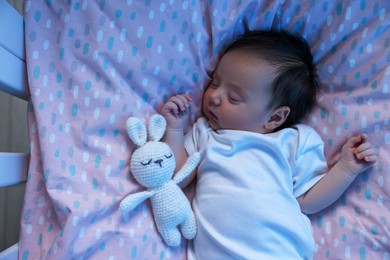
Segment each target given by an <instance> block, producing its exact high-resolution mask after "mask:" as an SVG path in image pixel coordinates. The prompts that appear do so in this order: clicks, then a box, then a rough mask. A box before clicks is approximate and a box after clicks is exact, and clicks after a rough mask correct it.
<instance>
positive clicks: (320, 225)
mask: <svg viewBox="0 0 390 260" xmlns="http://www.w3.org/2000/svg"><path fill="white" fill-rule="evenodd" d="M317 226H318V227H319V228H322V216H321V215H320V216H318V217H317Z"/></svg>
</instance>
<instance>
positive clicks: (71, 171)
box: [69, 164, 76, 176]
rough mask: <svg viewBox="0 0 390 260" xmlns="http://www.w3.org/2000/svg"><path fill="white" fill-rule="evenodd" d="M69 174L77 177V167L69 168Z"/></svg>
mask: <svg viewBox="0 0 390 260" xmlns="http://www.w3.org/2000/svg"><path fill="white" fill-rule="evenodd" d="M69 174H70V175H71V176H75V175H76V166H74V164H72V165H71V166H69Z"/></svg>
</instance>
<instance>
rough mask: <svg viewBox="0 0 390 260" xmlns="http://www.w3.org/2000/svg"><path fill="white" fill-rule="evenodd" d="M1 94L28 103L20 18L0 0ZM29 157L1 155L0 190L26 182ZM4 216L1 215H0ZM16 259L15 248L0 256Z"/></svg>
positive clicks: (20, 154)
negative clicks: (6, 94) (4, 93)
mask: <svg viewBox="0 0 390 260" xmlns="http://www.w3.org/2000/svg"><path fill="white" fill-rule="evenodd" d="M0 91H4V92H6V93H9V94H11V95H13V96H16V97H19V98H22V99H24V100H28V98H29V95H30V93H29V89H28V83H27V70H26V64H25V50H24V21H23V17H22V16H21V15H20V14H19V13H18V12H17V11H16V10H15V9H14V8H13V7H12V6H11V5H10V4H9V3H8V2H7V1H6V0H0ZM28 163H29V154H26V153H7V152H3V153H0V187H1V186H10V185H14V184H18V183H22V182H24V181H26V176H27V171H28ZM2 213H4V212H2ZM17 257H18V244H15V245H13V246H11V247H9V248H8V249H6V250H5V251H3V252H0V260H14V259H17Z"/></svg>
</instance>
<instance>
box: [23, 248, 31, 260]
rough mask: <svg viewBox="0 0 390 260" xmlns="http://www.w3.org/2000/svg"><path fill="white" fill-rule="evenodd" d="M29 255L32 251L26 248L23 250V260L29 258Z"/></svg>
mask: <svg viewBox="0 0 390 260" xmlns="http://www.w3.org/2000/svg"><path fill="white" fill-rule="evenodd" d="M29 255H30V251H28V250H25V251H24V252H23V256H22V260H27V259H28V256H29Z"/></svg>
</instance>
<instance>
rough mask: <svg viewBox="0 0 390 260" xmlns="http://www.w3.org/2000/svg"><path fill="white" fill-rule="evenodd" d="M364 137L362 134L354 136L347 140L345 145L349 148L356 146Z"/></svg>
mask: <svg viewBox="0 0 390 260" xmlns="http://www.w3.org/2000/svg"><path fill="white" fill-rule="evenodd" d="M363 138H364V136H363V135H362V134H359V135H355V136H352V137H351V138H349V139H348V140H347V142H346V143H345V145H344V146H345V147H347V148H354V147H355V146H356V145H358V144H359V143H360V142H362V140H363Z"/></svg>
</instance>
